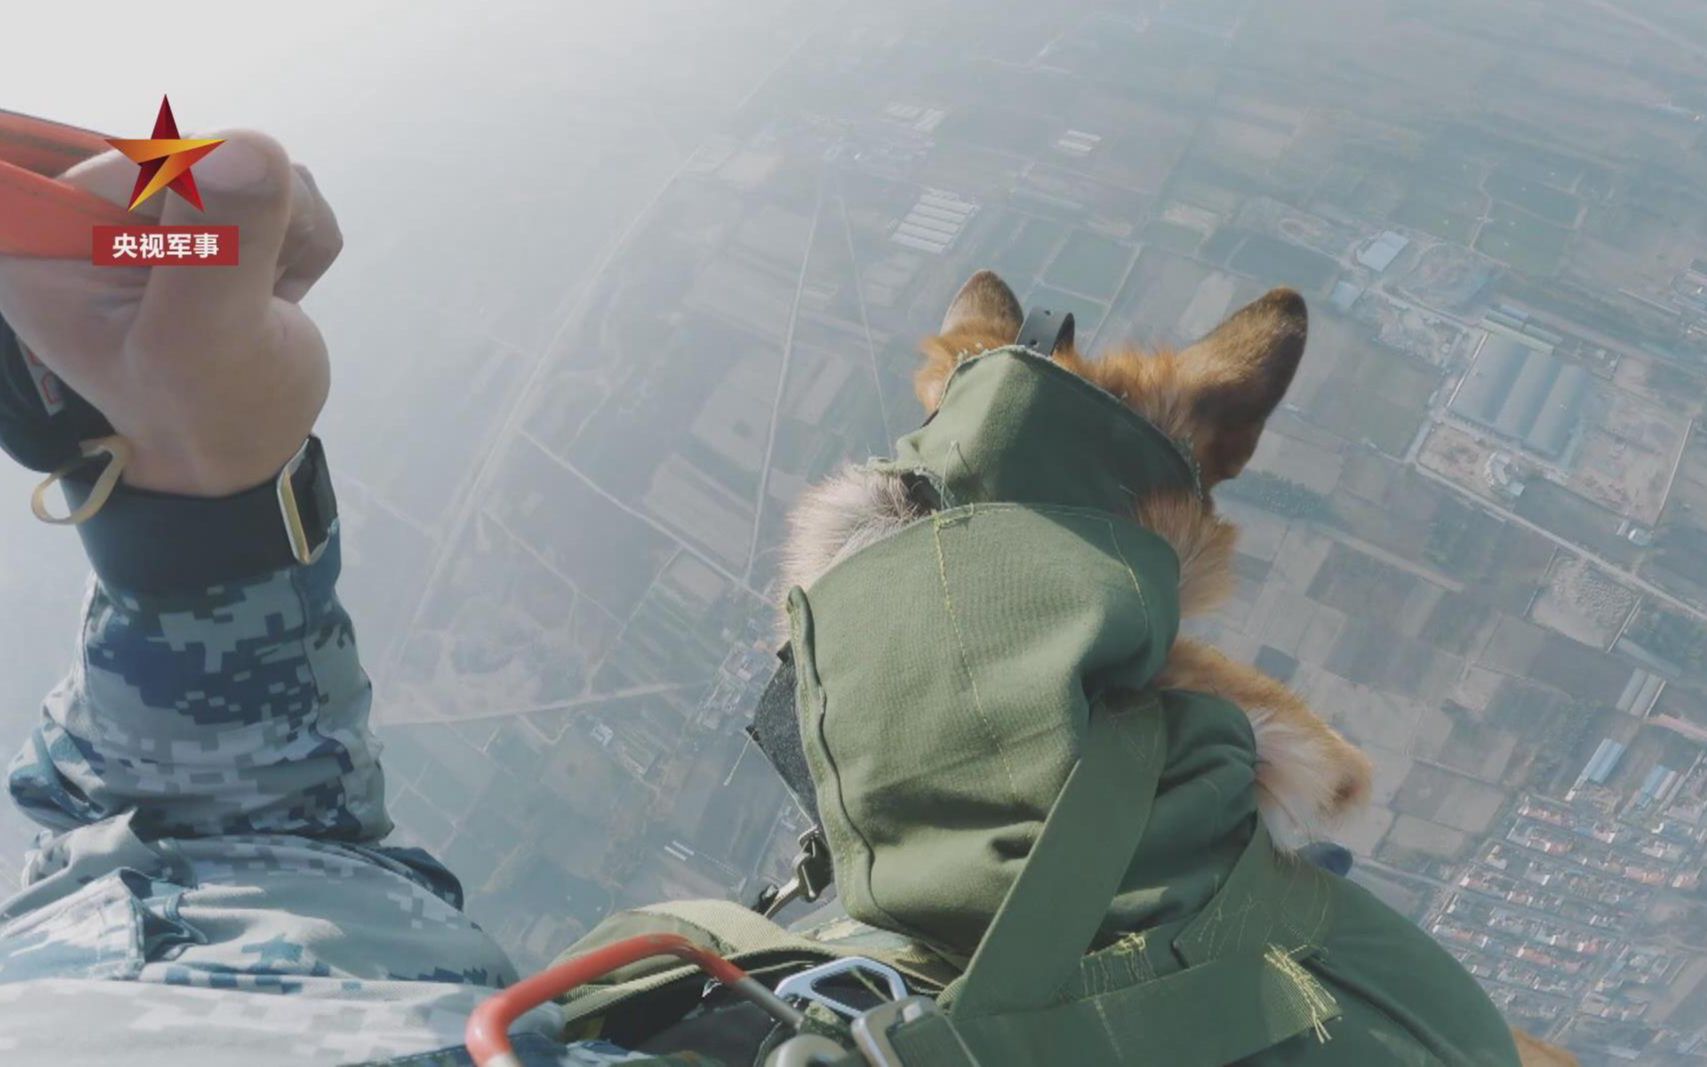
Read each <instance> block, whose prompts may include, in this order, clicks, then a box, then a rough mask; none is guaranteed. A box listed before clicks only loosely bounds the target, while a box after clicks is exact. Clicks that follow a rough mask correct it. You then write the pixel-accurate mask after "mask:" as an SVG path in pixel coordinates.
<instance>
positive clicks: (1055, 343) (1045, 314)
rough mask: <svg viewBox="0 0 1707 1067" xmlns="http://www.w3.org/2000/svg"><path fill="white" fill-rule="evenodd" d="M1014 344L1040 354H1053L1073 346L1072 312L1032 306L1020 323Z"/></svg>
mask: <svg viewBox="0 0 1707 1067" xmlns="http://www.w3.org/2000/svg"><path fill="white" fill-rule="evenodd" d="M1014 344H1016V345H1019V346H1020V347H1021V348H1029V349H1030V350H1031V351H1033V352H1036V353H1038V354H1040V355H1045V356H1053V355H1054V354H1055V353H1057V352H1059V351H1061V350H1062V349H1063V348H1072V347H1073V313H1072V312H1071V311H1055V310H1054V309H1053V308H1032V309H1031V312H1030V313H1029V314H1027V315H1026V317H1025V321H1024V322H1022V323H1020V327H1019V333H1017V334H1015V335H1014Z"/></svg>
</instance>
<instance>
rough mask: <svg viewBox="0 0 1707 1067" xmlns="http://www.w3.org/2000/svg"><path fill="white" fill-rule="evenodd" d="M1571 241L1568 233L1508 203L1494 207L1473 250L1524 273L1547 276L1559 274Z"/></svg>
mask: <svg viewBox="0 0 1707 1067" xmlns="http://www.w3.org/2000/svg"><path fill="white" fill-rule="evenodd" d="M1570 240H1571V231H1569V230H1565V229H1561V228H1559V227H1557V226H1550V225H1548V224H1547V223H1545V222H1542V221H1541V220H1540V219H1538V218H1536V217H1535V216H1533V215H1530V214H1529V213H1527V212H1525V211H1521V210H1519V209H1518V208H1515V207H1512V206H1511V205H1510V204H1495V205H1494V209H1493V210H1492V211H1491V212H1490V213H1489V215H1488V220H1487V221H1486V222H1484V223H1483V224H1482V232H1481V234H1480V235H1479V236H1478V237H1477V238H1476V250H1477V251H1478V252H1481V253H1484V254H1485V255H1489V256H1492V257H1493V258H1495V259H1498V260H1501V261H1503V262H1505V263H1508V264H1510V265H1511V266H1512V267H1513V268H1515V269H1517V270H1520V271H1523V272H1524V273H1526V274H1532V275H1536V276H1540V277H1547V276H1551V275H1553V274H1556V273H1558V270H1559V264H1560V263H1561V262H1562V261H1563V260H1564V256H1565V248H1566V247H1567V246H1568V245H1569V244H1570Z"/></svg>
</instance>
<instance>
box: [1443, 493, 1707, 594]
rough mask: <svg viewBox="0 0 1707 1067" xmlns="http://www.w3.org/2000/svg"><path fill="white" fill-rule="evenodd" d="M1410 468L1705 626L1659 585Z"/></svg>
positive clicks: (1548, 531) (1477, 497)
mask: <svg viewBox="0 0 1707 1067" xmlns="http://www.w3.org/2000/svg"><path fill="white" fill-rule="evenodd" d="M1413 469H1414V470H1415V471H1416V472H1417V473H1418V474H1420V475H1422V476H1423V477H1424V478H1427V479H1429V480H1430V481H1432V482H1436V483H1438V484H1440V485H1442V486H1444V487H1446V488H1447V489H1450V490H1452V491H1453V492H1454V493H1457V494H1458V495H1459V496H1461V497H1463V498H1464V499H1465V500H1468V501H1470V502H1471V503H1473V504H1475V505H1476V506H1477V507H1479V508H1481V509H1482V510H1484V511H1487V512H1489V513H1491V514H1494V515H1497V516H1499V517H1500V518H1502V519H1504V520H1505V521H1507V522H1513V523H1516V524H1517V525H1519V526H1522V527H1524V528H1525V529H1528V530H1532V531H1534V532H1535V533H1538V534H1540V535H1541V536H1542V537H1545V538H1546V539H1547V540H1549V541H1551V542H1553V543H1554V544H1555V545H1558V546H1559V547H1560V548H1562V549H1565V550H1566V551H1567V552H1575V553H1576V554H1577V555H1579V556H1581V557H1583V558H1584V559H1586V560H1588V561H1589V562H1591V563H1593V564H1594V565H1595V566H1597V567H1599V568H1600V569H1601V570H1604V571H1605V572H1606V573H1608V574H1610V575H1612V576H1613V577H1615V578H1618V579H1619V580H1621V581H1623V582H1625V583H1627V584H1629V585H1631V586H1634V587H1635V588H1637V589H1640V590H1641V591H1642V592H1644V593H1646V594H1648V595H1649V596H1651V597H1653V598H1654V599H1655V600H1658V601H1661V602H1662V603H1664V604H1666V605H1667V606H1668V607H1670V608H1672V609H1673V610H1675V611H1678V612H1681V613H1682V614H1684V615H1687V616H1689V617H1690V618H1691V619H1694V620H1695V621H1696V622H1699V623H1701V624H1703V625H1707V611H1702V610H1701V609H1700V608H1697V607H1695V606H1694V605H1692V604H1690V603H1688V602H1687V601H1684V600H1680V599H1678V598H1677V597H1675V596H1673V595H1672V594H1670V593H1668V592H1666V591H1665V590H1664V589H1661V588H1660V587H1659V586H1657V585H1655V584H1654V583H1653V582H1650V581H1648V580H1647V579H1646V578H1643V577H1641V576H1640V575H1637V574H1635V573H1633V572H1631V571H1628V570H1626V569H1625V568H1623V567H1620V566H1619V565H1618V564H1616V563H1613V562H1612V561H1611V560H1608V559H1607V558H1606V557H1604V556H1601V555H1600V554H1598V553H1595V552H1591V551H1589V550H1588V549H1586V548H1584V547H1583V546H1581V545H1579V544H1577V543H1576V542H1574V541H1569V540H1566V539H1565V538H1563V537H1560V536H1559V535H1558V534H1556V533H1554V532H1553V531H1551V530H1549V529H1547V528H1546V527H1544V526H1540V525H1537V524H1536V523H1533V522H1530V521H1529V520H1528V519H1526V518H1524V517H1523V516H1522V515H1519V514H1518V513H1517V512H1515V511H1512V510H1510V509H1509V508H1505V507H1502V506H1500V505H1499V504H1496V503H1494V502H1493V501H1492V500H1489V499H1487V498H1486V497H1481V496H1477V495H1476V494H1475V493H1472V492H1470V491H1469V490H1468V489H1465V488H1464V487H1463V486H1461V485H1459V484H1457V483H1456V482H1453V481H1451V480H1450V479H1447V478H1445V477H1442V476H1441V475H1439V474H1436V473H1435V472H1434V471H1431V470H1429V469H1428V468H1427V467H1425V466H1423V465H1422V464H1421V463H1417V464H1415V465H1414V466H1413Z"/></svg>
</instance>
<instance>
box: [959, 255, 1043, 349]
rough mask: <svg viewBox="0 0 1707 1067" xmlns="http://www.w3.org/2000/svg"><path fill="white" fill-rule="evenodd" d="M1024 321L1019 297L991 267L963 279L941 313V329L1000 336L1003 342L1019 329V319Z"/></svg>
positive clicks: (1010, 338) (992, 336) (1006, 341)
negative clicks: (958, 290) (946, 311)
mask: <svg viewBox="0 0 1707 1067" xmlns="http://www.w3.org/2000/svg"><path fill="white" fill-rule="evenodd" d="M1024 321H1025V309H1023V308H1021V307H1020V306H1019V297H1017V296H1015V295H1014V291H1013V290H1012V289H1010V288H1008V283H1007V282H1004V281H1002V279H1001V278H1000V277H998V276H997V274H996V272H995V271H993V270H981V271H979V272H978V273H977V274H974V275H973V276H972V277H970V278H968V279H966V284H965V285H963V286H961V287H960V292H958V293H956V294H954V300H953V301H951V302H950V303H949V305H948V314H946V315H944V316H943V317H942V330H941V331H940V332H941V333H943V334H944V335H947V334H951V333H972V334H978V335H979V336H989V337H991V338H997V337H999V338H1001V339H1002V340H1001V343H1002V344H1007V343H1008V342H1009V341H1012V340H1013V339H1014V335H1015V334H1017V333H1019V327H1020V323H1022V322H1024Z"/></svg>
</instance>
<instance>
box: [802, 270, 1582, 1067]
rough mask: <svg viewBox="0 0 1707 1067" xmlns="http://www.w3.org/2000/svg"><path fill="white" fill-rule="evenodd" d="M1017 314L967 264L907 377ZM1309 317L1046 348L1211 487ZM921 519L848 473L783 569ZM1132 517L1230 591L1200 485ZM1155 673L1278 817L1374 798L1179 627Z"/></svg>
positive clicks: (1251, 442) (949, 362)
mask: <svg viewBox="0 0 1707 1067" xmlns="http://www.w3.org/2000/svg"><path fill="white" fill-rule="evenodd" d="M1022 318H1023V313H1022V311H1021V308H1020V305H1019V301H1018V300H1017V299H1016V298H1015V297H1014V294H1013V292H1012V290H1010V289H1009V288H1008V286H1007V285H1006V283H1004V282H1003V281H1002V280H1001V279H1000V278H998V277H997V276H996V275H995V274H994V273H992V272H990V271H979V272H978V273H977V274H975V275H973V276H972V278H971V280H969V281H968V282H967V283H966V284H965V285H964V286H963V287H962V288H961V290H960V293H959V294H958V295H957V296H956V297H955V299H954V301H953V302H952V304H951V305H950V306H949V310H948V314H947V315H946V316H945V317H944V319H943V325H942V330H941V333H939V334H938V335H937V336H935V337H932V338H929V339H927V340H926V341H925V342H924V343H923V345H922V351H923V354H924V360H925V361H924V364H923V365H922V366H921V367H920V368H919V370H918V372H917V374H916V375H915V377H914V387H915V391H916V392H917V394H918V397H919V400H920V402H921V403H923V404H924V406H925V409H926V410H927V411H934V410H935V409H936V407H937V405H938V404H939V403H940V402H941V400H942V393H943V389H944V387H945V386H946V384H947V382H948V378H949V376H950V375H951V374H953V373H954V369H955V368H956V367H957V366H959V365H960V364H961V363H962V362H963V361H964V360H966V359H967V358H969V357H970V356H974V355H976V354H978V353H979V352H983V351H987V350H989V349H994V348H1000V347H1002V346H1004V345H1007V344H1010V343H1011V342H1012V340H1013V338H1014V336H1015V335H1016V334H1017V333H1018V331H1019V328H1020V323H1021V320H1022ZM1307 328H1308V319H1307V315H1306V312H1305V307H1304V300H1303V298H1302V297H1300V296H1299V295H1298V294H1297V293H1295V292H1293V291H1292V290H1290V289H1276V290H1273V291H1272V292H1270V293H1268V294H1267V295H1266V296H1264V297H1262V298H1261V299H1259V300H1257V301H1256V302H1255V303H1253V304H1251V305H1250V306H1248V307H1246V308H1244V309H1243V310H1241V311H1239V312H1237V313H1236V314H1234V315H1233V316H1232V317H1231V318H1229V319H1228V320H1227V321H1226V322H1224V323H1223V324H1222V325H1221V326H1220V327H1218V328H1217V329H1216V330H1215V332H1214V333H1212V334H1210V335H1209V336H1208V337H1206V338H1204V339H1203V340H1202V341H1200V342H1198V343H1197V344H1195V345H1192V346H1191V347H1189V348H1186V349H1184V350H1182V351H1173V350H1169V349H1163V350H1158V351H1148V352H1146V351H1143V350H1140V349H1136V348H1122V349H1118V350H1116V351H1113V352H1110V353H1108V354H1106V355H1104V356H1103V357H1102V358H1100V359H1096V360H1090V359H1087V358H1085V357H1084V356H1083V355H1082V354H1080V353H1079V351H1078V350H1077V349H1076V348H1073V347H1069V348H1067V349H1066V350H1064V351H1061V352H1057V353H1056V354H1055V357H1054V358H1055V360H1056V362H1058V363H1059V364H1060V365H1061V366H1063V367H1065V368H1066V369H1068V370H1070V371H1072V372H1073V373H1075V374H1077V375H1079V376H1081V377H1083V378H1086V379H1088V380H1089V381H1092V382H1094V383H1096V384H1097V385H1099V386H1101V387H1102V388H1103V389H1105V390H1107V391H1108V392H1109V393H1112V394H1113V395H1115V396H1117V397H1119V398H1121V399H1122V400H1124V401H1125V402H1126V403H1127V404H1128V405H1130V406H1131V407H1132V408H1133V410H1135V411H1137V412H1139V413H1140V414H1142V415H1143V416H1144V417H1145V418H1147V419H1149V420H1150V421H1151V422H1152V423H1154V424H1155V425H1156V426H1157V427H1158V428H1160V429H1161V430H1162V431H1163V432H1165V433H1167V434H1168V435H1169V436H1170V437H1172V438H1173V439H1175V440H1176V441H1179V442H1181V443H1183V444H1185V445H1187V446H1189V448H1190V449H1191V452H1192V455H1193V457H1194V458H1195V460H1196V462H1197V466H1198V471H1199V475H1200V478H1201V480H1202V483H1203V488H1204V489H1205V490H1206V491H1207V490H1208V489H1210V488H1211V487H1213V486H1214V485H1216V484H1217V483H1219V482H1222V481H1225V480H1226V479H1228V478H1231V477H1234V476H1235V475H1237V474H1238V473H1239V472H1240V471H1241V470H1243V469H1244V466H1245V464H1246V463H1247V462H1249V460H1250V458H1251V455H1252V454H1253V453H1254V452H1255V451H1256V445H1257V440H1258V438H1259V437H1260V435H1261V433H1262V429H1263V424H1264V423H1265V422H1266V420H1267V419H1268V416H1269V415H1270V414H1271V413H1272V412H1273V411H1274V409H1275V408H1276V407H1277V406H1278V405H1279V403H1280V400H1281V398H1282V397H1283V396H1284V395H1285V393H1286V390H1287V388H1288V386H1290V385H1291V383H1292V377H1293V374H1294V373H1295V372H1296V370H1297V368H1298V362H1299V360H1300V359H1301V358H1302V356H1303V354H1304V340H1305V335H1306V333H1307ZM917 517H918V514H917V513H916V512H915V511H914V510H913V505H912V504H910V503H909V502H907V500H906V499H905V494H904V493H902V492H901V491H900V490H899V488H898V486H897V485H895V484H893V483H892V482H890V481H888V480H886V479H885V478H884V477H883V476H881V475H874V474H870V473H868V472H862V471H859V470H849V471H846V472H844V473H843V474H842V475H841V476H839V477H838V478H834V479H831V480H830V481H829V482H826V483H823V484H822V485H820V486H817V487H814V488H813V489H812V490H809V491H808V493H807V494H806V495H805V496H804V497H803V498H802V500H801V503H800V506H799V507H798V508H797V509H796V512H795V514H794V515H793V516H792V522H793V536H792V537H791V538H790V543H789V546H788V551H787V561H788V562H787V564H786V566H785V572H786V573H785V580H788V581H789V582H790V583H791V584H798V585H801V586H809V585H810V584H811V582H812V580H813V579H814V578H816V577H817V576H818V575H819V574H821V573H822V572H823V571H824V570H825V569H827V568H828V567H829V566H830V565H832V564H833V563H834V562H835V561H836V560H838V559H840V558H842V557H843V556H846V555H847V554H849V553H850V552H852V551H855V550H857V548H859V547H861V546H863V545H864V544H869V543H870V542H871V541H872V540H874V539H876V538H879V537H882V536H885V535H886V534H887V533H889V532H892V531H893V530H895V529H899V528H900V527H901V526H903V525H905V524H906V523H907V522H910V521H912V520H913V519H915V518H917ZM1135 518H1136V519H1137V521H1138V522H1139V523H1140V524H1141V525H1143V526H1145V527H1147V528H1148V529H1150V530H1152V531H1153V532H1155V533H1156V534H1158V535H1159V536H1161V537H1162V538H1163V539H1164V540H1166V541H1167V542H1168V543H1169V544H1170V545H1171V546H1172V547H1173V548H1174V550H1175V552H1176V553H1177V554H1178V556H1179V559H1180V609H1181V612H1182V614H1185V615H1188V616H1189V615H1201V614H1203V613H1205V612H1208V611H1210V610H1211V609H1213V608H1214V607H1216V606H1217V605H1218V604H1220V603H1221V602H1222V601H1223V600H1224V599H1225V597H1226V596H1227V594H1228V592H1229V591H1230V590H1231V587H1232V585H1233V579H1232V560H1233V546H1234V542H1235V540H1236V537H1237V530H1236V529H1235V527H1234V526H1233V525H1232V524H1231V523H1228V522H1227V521H1226V520H1224V519H1222V518H1220V517H1219V516H1217V515H1216V514H1215V511H1214V505H1213V503H1212V502H1211V500H1210V498H1209V497H1208V496H1207V493H1206V494H1205V495H1204V496H1202V497H1199V496H1197V495H1195V494H1192V493H1189V492H1180V491H1177V490H1162V491H1158V492H1155V493H1152V494H1150V495H1147V496H1145V497H1143V498H1141V499H1140V500H1139V501H1138V502H1137V505H1136V514H1135ZM1158 684H1160V685H1162V686H1164V687H1168V688H1176V689H1185V690H1192V691H1195V692H1204V693H1213V694H1216V695H1219V696H1222V697H1224V698H1226V699H1227V700H1229V701H1230V702H1232V703H1233V704H1235V705H1237V706H1238V707H1239V708H1241V709H1243V710H1244V712H1245V713H1246V714H1247V715H1248V716H1249V717H1250V719H1251V726H1252V730H1253V733H1254V734H1255V736H1256V741H1257V761H1258V764H1257V785H1258V790H1259V794H1260V796H1261V797H1262V800H1263V808H1264V811H1265V814H1267V815H1269V816H1270V817H1271V818H1272V817H1275V816H1279V817H1280V818H1281V819H1282V820H1284V821H1289V822H1291V823H1293V824H1294V825H1297V826H1301V827H1305V828H1314V827H1316V826H1318V825H1320V824H1324V823H1332V822H1333V821H1335V820H1337V819H1339V818H1341V817H1343V816H1344V815H1346V814H1348V813H1349V812H1351V811H1353V810H1355V809H1357V808H1358V807H1360V806H1361V805H1363V804H1364V803H1365V802H1367V800H1368V798H1369V793H1370V785H1371V765H1370V762H1369V759H1368V757H1366V756H1365V755H1364V754H1363V753H1362V752H1361V751H1359V750H1358V749H1357V748H1356V747H1355V746H1353V745H1352V744H1351V743H1350V742H1348V741H1347V740H1346V739H1345V738H1344V737H1342V736H1340V734H1339V732H1338V731H1336V730H1335V729H1334V728H1333V727H1331V726H1329V725H1328V724H1327V723H1326V722H1324V721H1323V720H1322V719H1321V718H1320V717H1318V716H1317V715H1316V714H1315V713H1314V712H1313V711H1311V710H1310V708H1309V706H1308V705H1306V704H1305V703H1304V701H1303V700H1302V699H1301V698H1300V697H1299V696H1298V695H1297V694H1296V693H1294V692H1292V691H1291V690H1290V689H1288V688H1287V687H1286V686H1284V685H1282V684H1281V683H1280V682H1278V681H1276V680H1274V679H1273V678H1270V677H1268V676H1267V675H1265V674H1263V673H1262V672H1260V671H1258V670H1256V669H1255V668H1253V667H1250V666H1247V665H1245V664H1242V663H1238V662H1236V661H1234V660H1232V659H1229V658H1228V657H1227V656H1225V655H1224V654H1222V653H1221V652H1219V651H1217V650H1216V649H1214V648H1211V647H1209V646H1208V645H1205V644H1203V643H1201V642H1198V641H1193V640H1190V639H1186V638H1182V639H1180V640H1178V641H1177V642H1175V644H1174V647H1173V649H1172V650H1171V651H1170V653H1169V657H1168V662H1167V665H1166V666H1165V667H1164V669H1163V671H1162V674H1161V676H1160V677H1159V678H1158ZM1514 1034H1515V1037H1516V1041H1517V1045H1518V1049H1519V1053H1520V1056H1521V1058H1522V1062H1523V1063H1524V1064H1526V1065H1528V1067H1569V1065H1572V1064H1575V1063H1576V1059H1575V1057H1573V1056H1571V1054H1570V1053H1568V1052H1566V1051H1564V1050H1563V1049H1559V1048H1556V1047H1554V1046H1552V1045H1548V1044H1546V1043H1545V1042H1541V1041H1538V1040H1536V1039H1535V1038H1533V1037H1530V1036H1529V1035H1527V1034H1524V1033H1521V1032H1518V1031H1514Z"/></svg>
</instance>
